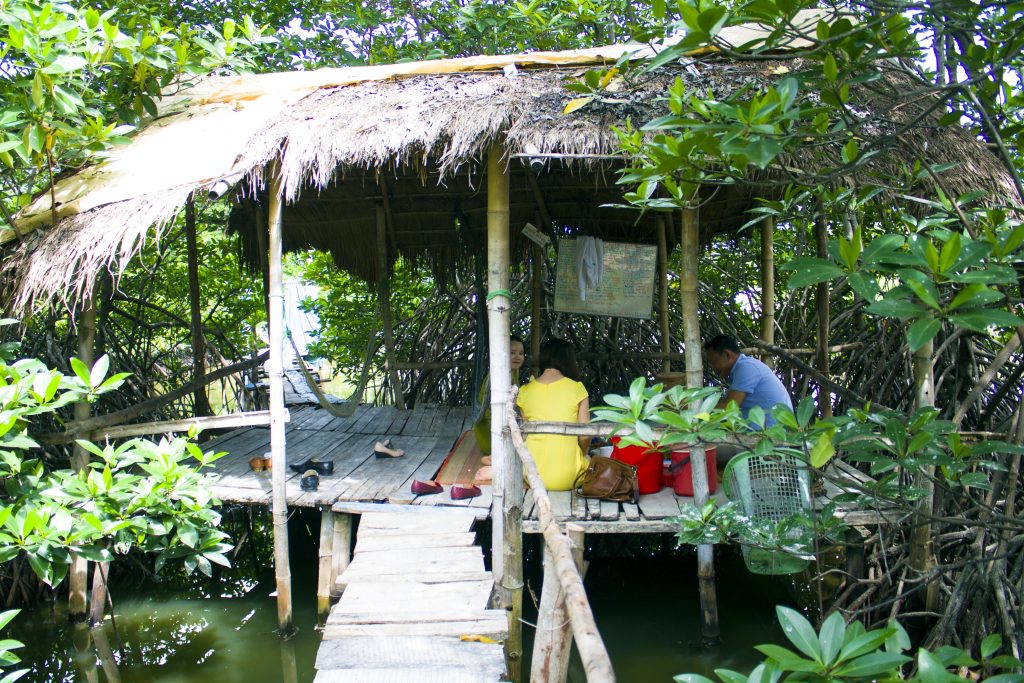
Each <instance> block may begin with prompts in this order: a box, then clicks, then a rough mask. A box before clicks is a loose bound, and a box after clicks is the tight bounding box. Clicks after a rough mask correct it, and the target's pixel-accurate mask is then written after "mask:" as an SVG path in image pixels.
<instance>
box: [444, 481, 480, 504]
mask: <svg viewBox="0 0 1024 683" xmlns="http://www.w3.org/2000/svg"><path fill="white" fill-rule="evenodd" d="M481 493H483V492H482V491H481V490H480V487H479V486H459V485H458V484H455V485H454V486H452V500H465V499H466V498H476V497H477V496H479V495H480V494H481Z"/></svg>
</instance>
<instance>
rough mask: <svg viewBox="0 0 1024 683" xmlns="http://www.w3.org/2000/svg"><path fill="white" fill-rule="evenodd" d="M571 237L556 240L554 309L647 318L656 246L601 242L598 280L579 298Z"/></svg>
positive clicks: (656, 255) (650, 304)
mask: <svg viewBox="0 0 1024 683" xmlns="http://www.w3.org/2000/svg"><path fill="white" fill-rule="evenodd" d="M577 245H578V242H577V241H576V240H575V239H568V238H564V237H563V238H562V239H560V240H558V266H557V269H556V271H555V310H556V311H562V312H564V313H585V314H589V315H612V316H618V317H620V318H650V317H651V312H652V310H653V308H654V276H655V273H656V272H657V265H658V247H657V246H655V245H653V244H627V243H624V242H605V243H604V258H603V261H602V264H603V268H602V271H603V272H602V273H601V280H600V282H598V283H597V284H596V285H595V286H593V287H591V288H589V289H588V290H587V292H586V294H585V298H581V297H580V288H579V281H580V277H579V271H578V270H577V259H576V248H577Z"/></svg>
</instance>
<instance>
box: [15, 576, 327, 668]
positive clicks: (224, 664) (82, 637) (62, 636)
mask: <svg viewBox="0 0 1024 683" xmlns="http://www.w3.org/2000/svg"><path fill="white" fill-rule="evenodd" d="M254 603H255V604H258V603H262V605H261V606H260V607H255V605H254ZM62 611H63V610H58V609H54V610H53V611H52V612H50V611H49V610H45V611H44V610H37V611H36V613H34V614H32V618H29V619H24V620H22V623H21V624H20V626H19V628H17V629H16V630H14V631H12V634H11V635H12V637H17V638H20V639H21V640H22V642H24V643H25V644H26V648H25V651H24V652H22V653H21V654H22V659H23V661H24V663H25V664H26V665H28V666H29V667H30V668H29V673H28V674H27V675H26V676H25V678H23V679H22V680H23V681H29V682H32V683H36V682H38V683H43V682H44V681H47V682H50V681H68V682H71V681H88V682H90V683H92V682H96V683H149V682H157V681H159V683H176V682H178V681H182V682H184V681H197V680H215V681H218V682H219V683H235V682H237V683H243V682H245V683H250V682H258V681H267V682H268V683H269V682H270V681H274V682H275V683H278V682H279V681H282V680H284V681H287V682H288V683H298V681H300V680H304V681H309V680H312V677H313V671H312V663H313V658H314V657H315V650H316V645H317V643H318V641H319V637H318V635H317V634H316V633H315V631H313V630H312V629H304V630H303V631H301V632H300V635H299V636H298V638H297V639H295V640H294V641H291V642H289V643H284V644H282V643H281V642H280V641H279V639H278V638H277V636H276V635H275V634H274V629H275V627H276V614H277V611H276V609H275V606H274V602H273V599H272V598H270V597H269V596H264V597H262V598H246V599H242V600H223V599H211V600H167V601H163V602H157V601H153V600H140V601H137V602H132V603H125V602H122V603H121V605H120V607H119V610H118V613H117V615H116V616H115V618H114V620H113V622H111V620H109V619H108V620H107V622H106V623H105V624H104V625H103V626H102V627H100V628H97V629H93V630H91V631H90V630H89V629H88V628H86V627H73V626H69V625H67V622H66V614H63V613H62ZM308 611H309V613H310V614H309V615H308V618H309V619H312V614H311V613H312V610H308ZM44 612H50V613H49V616H48V618H36V617H40V616H43V613H44ZM23 614H28V613H23ZM306 617H307V615H305V614H304V615H303V618H306ZM305 623H311V621H306V622H305ZM307 641H308V642H307ZM297 651H298V653H301V654H297Z"/></svg>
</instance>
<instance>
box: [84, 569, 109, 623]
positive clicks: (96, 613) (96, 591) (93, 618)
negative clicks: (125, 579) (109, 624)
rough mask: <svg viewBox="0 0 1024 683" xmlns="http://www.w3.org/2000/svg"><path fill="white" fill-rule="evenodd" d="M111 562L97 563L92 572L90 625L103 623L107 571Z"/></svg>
mask: <svg viewBox="0 0 1024 683" xmlns="http://www.w3.org/2000/svg"><path fill="white" fill-rule="evenodd" d="M109 566H110V563H109V562H97V563H96V564H95V565H94V566H93V570H92V592H91V593H90V595H89V625H90V626H99V625H101V624H102V623H103V613H104V611H105V609H104V608H105V607H106V604H107V569H108V567H109Z"/></svg>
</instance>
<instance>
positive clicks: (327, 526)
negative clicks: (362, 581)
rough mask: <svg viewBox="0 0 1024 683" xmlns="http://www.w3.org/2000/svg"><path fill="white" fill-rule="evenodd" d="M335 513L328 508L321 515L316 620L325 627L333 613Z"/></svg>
mask: <svg viewBox="0 0 1024 683" xmlns="http://www.w3.org/2000/svg"><path fill="white" fill-rule="evenodd" d="M334 517H335V515H334V512H332V511H331V509H330V508H326V509H324V510H322V511H321V513H320V549H319V558H320V562H319V566H318V567H317V581H316V620H317V623H318V624H320V625H321V626H323V625H324V624H325V623H327V615H328V614H329V613H330V611H331V589H332V588H334V580H335V578H337V577H336V576H335V574H334Z"/></svg>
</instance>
